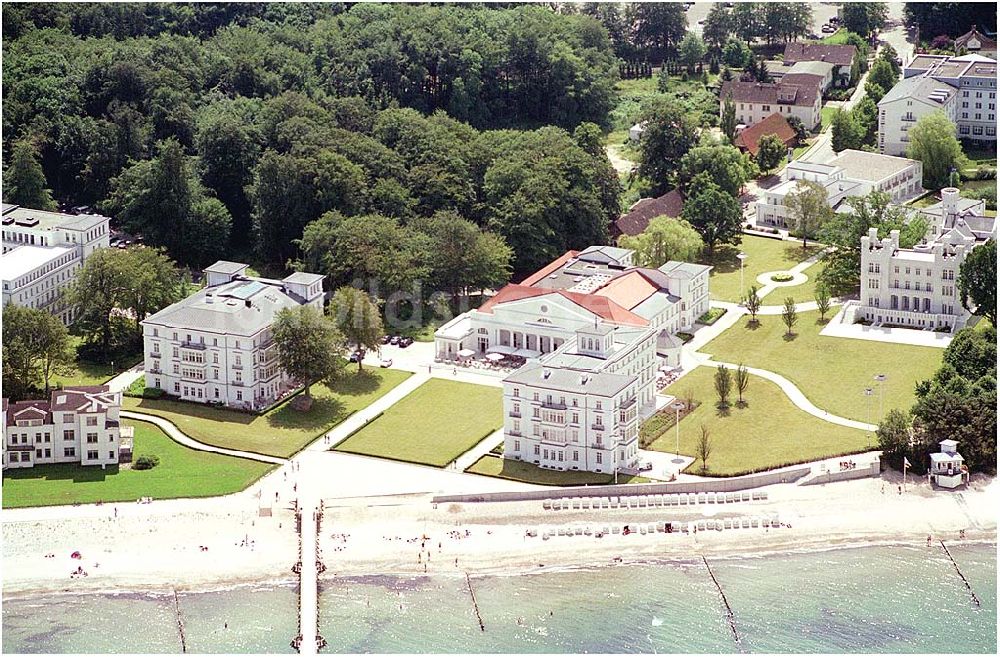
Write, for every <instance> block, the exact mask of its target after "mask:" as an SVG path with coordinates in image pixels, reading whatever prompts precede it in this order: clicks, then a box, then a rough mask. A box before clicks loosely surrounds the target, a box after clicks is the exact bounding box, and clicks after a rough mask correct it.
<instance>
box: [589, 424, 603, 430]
mask: <svg viewBox="0 0 1000 657" xmlns="http://www.w3.org/2000/svg"><path fill="white" fill-rule="evenodd" d="M590 428H591V429H593V430H594V431H604V430H605V428H606V427H605V426H604V425H603V424H591V425H590Z"/></svg>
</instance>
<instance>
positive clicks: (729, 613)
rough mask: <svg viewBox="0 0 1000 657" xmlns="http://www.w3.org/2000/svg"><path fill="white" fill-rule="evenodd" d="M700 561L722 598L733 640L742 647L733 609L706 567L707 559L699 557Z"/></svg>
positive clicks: (709, 568)
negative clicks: (703, 563)
mask: <svg viewBox="0 0 1000 657" xmlns="http://www.w3.org/2000/svg"><path fill="white" fill-rule="evenodd" d="M701 560H702V561H703V562H705V568H706V569H708V575H709V577H711V578H712V582H713V583H714V584H715V588H716V589H718V591H719V595H720V596H722V604H723V605H725V607H726V620H728V621H729V629H731V630H732V631H733V638H734V639H736V645H737V646H739V647H741V648H742V647H743V646H742V644H741V643H740V633H739V632H737V631H736V615H735V614H733V608H732V607H730V606H729V600H727V599H726V592H725V591H723V590H722V585H721V584H719V580H717V579H716V578H715V573H713V572H712V567H711V566H710V565H708V559H706V558H705V555H704V554H703V555H701Z"/></svg>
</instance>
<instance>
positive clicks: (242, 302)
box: [142, 261, 323, 409]
mask: <svg viewBox="0 0 1000 657" xmlns="http://www.w3.org/2000/svg"><path fill="white" fill-rule="evenodd" d="M246 269H247V265H244V264H240V263H232V262H225V261H220V262H217V263H215V264H214V265H212V266H211V267H209V268H208V269H206V270H205V275H206V287H205V288H204V289H202V290H200V291H198V292H197V293H195V294H194V295H192V296H190V297H188V298H187V299H184V300H182V301H179V302H177V303H175V304H173V305H171V306H168V307H167V308H164V309H163V310H161V311H160V312H158V313H156V314H154V315H151V316H150V317H147V318H146V319H145V320H143V322H142V326H143V342H144V349H143V351H144V361H145V369H146V385H147V386H150V387H155V388H160V389H162V390H165V391H166V392H167V393H168V394H170V395H174V396H177V397H180V398H181V399H185V400H188V401H197V402H205V403H217V404H223V405H225V406H231V407H235V408H244V409H259V408H263V407H265V406H267V405H269V404H271V403H272V402H274V401H275V400H276V399H278V398H279V397H281V396H282V395H283V394H284V393H286V392H288V391H289V390H291V389H292V388H294V387H295V384H294V382H293V381H291V380H290V378H289V376H288V375H287V373H285V372H284V370H282V369H281V367H280V366H279V364H278V349H277V346H276V345H275V343H274V341H273V339H272V335H271V324H272V322H273V321H274V316H275V314H276V313H277V312H278V311H279V310H281V309H283V308H292V307H295V306H298V305H311V306H313V307H315V308H317V309H318V310H319V311H320V312H322V311H323V277H322V276H320V275H318V274H307V273H296V274H292V275H291V276H288V277H286V278H284V279H282V280H280V281H279V280H273V279H265V278H256V277H250V276H246V275H245V271H246Z"/></svg>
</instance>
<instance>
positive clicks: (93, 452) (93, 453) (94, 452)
mask: <svg viewBox="0 0 1000 657" xmlns="http://www.w3.org/2000/svg"><path fill="white" fill-rule="evenodd" d="M87 458H88V459H90V460H93V461H96V460H97V458H98V456H97V450H96V449H92V450H89V451H88V452H87Z"/></svg>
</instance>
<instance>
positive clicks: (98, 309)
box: [66, 249, 129, 358]
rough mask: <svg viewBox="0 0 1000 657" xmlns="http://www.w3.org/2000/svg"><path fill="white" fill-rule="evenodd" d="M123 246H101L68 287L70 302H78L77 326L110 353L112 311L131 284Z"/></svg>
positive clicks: (72, 303)
mask: <svg viewBox="0 0 1000 657" xmlns="http://www.w3.org/2000/svg"><path fill="white" fill-rule="evenodd" d="M123 254H124V252H123V251H121V250H120V249H98V250H96V251H94V252H93V253H91V254H90V256H88V257H87V259H86V260H85V261H84V264H83V267H81V268H80V271H79V272H77V274H76V278H74V279H73V282H72V283H71V284H70V285H69V287H67V288H66V297H67V301H68V302H69V303H70V305H73V306H76V308H77V313H76V322H75V326H76V327H77V328H78V329H79V330H80V331H82V332H83V334H84V336H85V337H86V338H87V339H88V340H89V341H90V342H91V343H93V344H98V345H99V353H100V354H101V355H102V356H103V357H105V358H106V357H107V356H108V355H109V354H110V353H111V342H112V333H111V324H112V312H113V311H114V310H115V309H116V308H118V301H119V299H122V298H124V296H125V294H126V293H127V290H128V288H129V280H128V271H127V267H126V266H124V265H125V263H124V262H123V261H125V260H126V258H127V256H124V255H123Z"/></svg>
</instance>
